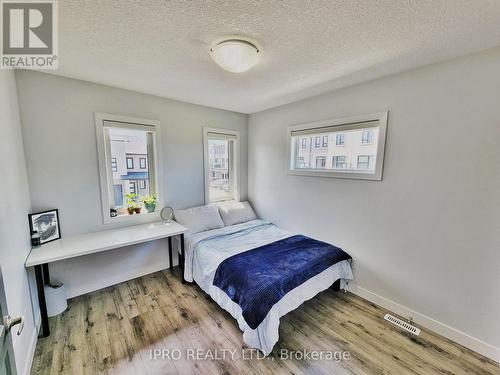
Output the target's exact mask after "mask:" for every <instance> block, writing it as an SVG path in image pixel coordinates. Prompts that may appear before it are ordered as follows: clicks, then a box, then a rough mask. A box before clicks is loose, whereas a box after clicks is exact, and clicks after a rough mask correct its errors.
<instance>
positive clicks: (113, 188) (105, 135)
mask: <svg viewBox="0 0 500 375" xmlns="http://www.w3.org/2000/svg"><path fill="white" fill-rule="evenodd" d="M95 118H96V134H97V141H98V158H99V175H100V181H101V200H102V210H103V220H104V223H114V222H117V221H124V220H126V221H130V220H132V221H139V222H146V221H153V220H157V219H158V212H157V211H158V210H156V211H155V212H154V213H153V214H150V213H148V211H147V210H145V209H143V210H140V213H137V211H138V210H132V212H135V213H133V214H129V213H128V210H127V208H128V207H134V208H135V207H142V206H143V204H142V199H143V198H145V197H147V196H156V197H157V207H158V208H160V207H162V200H161V197H160V196H159V195H158V192H159V186H158V184H159V183H160V181H162V179H161V178H160V177H161V176H159V175H158V171H161V168H160V166H159V165H158V163H159V159H158V158H157V156H156V155H157V153H158V152H159V148H158V147H159V145H158V144H157V139H160V138H159V137H158V131H159V129H158V125H159V124H158V122H156V121H152V120H143V119H133V118H127V117H122V116H115V115H108V114H100V113H96V115H95ZM134 159H135V160H136V162H137V160H138V163H139V167H140V169H134ZM120 166H121V167H120Z"/></svg>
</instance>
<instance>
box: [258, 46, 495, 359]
mask: <svg viewBox="0 0 500 375" xmlns="http://www.w3.org/2000/svg"><path fill="white" fill-rule="evenodd" d="M385 110H389V111H390V113H389V123H388V135H387V146H386V153H385V164H384V176H383V181H380V182H378V181H363V180H346V179H334V178H318V177H302V176H291V175H287V174H286V172H285V165H286V147H287V145H286V135H285V133H286V131H285V129H286V127H287V126H288V125H292V124H297V123H304V122H309V121H319V120H325V119H331V118H337V117H346V116H353V115H360V114H366V113H374V112H381V111H385ZM248 129H249V140H248V146H249V168H248V169H249V173H248V181H249V198H250V200H251V201H252V203H253V204H254V206H255V208H256V210H257V212H258V214H259V215H260V216H262V217H263V218H265V219H270V220H273V221H275V222H277V223H278V224H280V225H282V226H284V227H285V228H288V229H291V230H296V231H300V232H303V233H306V234H308V235H311V236H313V237H316V238H319V239H322V240H326V241H329V242H331V243H333V244H336V245H338V246H340V247H342V248H343V249H345V250H346V251H347V252H349V253H350V254H351V255H352V256H353V257H355V262H356V265H355V274H356V280H355V284H356V285H357V288H353V290H355V291H357V292H358V293H360V294H362V295H364V296H365V297H368V298H371V299H372V300H376V301H378V302H379V303H383V302H384V301H385V302H384V303H385V305H387V306H392V307H393V308H395V309H396V307H397V306H398V305H397V304H399V305H402V306H399V307H400V308H399V311H403V312H409V309H411V310H413V312H411V314H412V315H414V317H415V318H416V319H417V322H421V323H423V324H427V326H431V327H432V328H433V329H436V330H438V331H439V332H441V333H443V334H446V335H448V336H449V337H452V338H454V339H456V340H460V341H461V342H462V343H463V344H465V345H468V346H469V347H472V348H474V349H475V350H479V351H482V352H483V353H484V354H486V355H489V356H490V357H496V360H497V361H500V354H499V353H500V352H499V349H498V348H499V347H500V329H499V328H500V251H499V250H500V198H499V187H500V168H499V165H500V49H495V50H492V51H488V52H485V53H483V54H479V55H474V56H469V57H467V58H462V59H460V60H455V61H452V62H448V63H444V64H440V65H434V66H430V67H425V68H422V69H418V70H414V71H411V72H407V73H404V74H400V75H396V76H392V77H388V78H384V79H380V80H377V81H373V82H369V83H365V84H362V85H357V86H354V87H351V88H347V89H343V90H340V91H335V92H332V93H328V94H326V95H322V96H318V97H314V98H311V99H308V100H303V101H299V102H296V103H292V104H289V105H286V106H282V107H278V108H274V109H271V110H267V111H264V112H260V113H257V114H253V115H250V118H249V127H248ZM403 307H404V308H403ZM417 312H418V313H419V314H417ZM409 314H410V313H409ZM420 314H423V316H422V315H420ZM432 319H434V320H437V321H438V322H433V321H432ZM440 323H442V324H440ZM446 325H447V326H449V327H446ZM451 327H453V328H454V329H455V330H458V331H460V332H457V331H455V330H454V329H452V328H451Z"/></svg>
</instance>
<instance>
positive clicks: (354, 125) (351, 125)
mask: <svg viewBox="0 0 500 375" xmlns="http://www.w3.org/2000/svg"><path fill="white" fill-rule="evenodd" d="M388 115H389V112H388V111H386V112H379V113H372V114H367V115H360V116H352V117H344V118H338V119H332V120H326V121H318V122H313V123H305V124H298V125H292V126H289V127H288V128H287V129H286V132H287V133H286V134H287V143H286V147H287V152H286V171H287V174H289V175H296V176H312V177H332V178H349V179H357V180H377V181H380V180H382V172H383V169H384V154H385V138H386V133H387V118H388ZM370 121H378V123H379V126H378V128H379V134H378V144H377V158H376V164H375V173H362V172H361V173H358V172H351V171H348V170H346V171H345V172H344V171H335V170H328V169H327V170H299V169H295V168H294V160H293V157H294V152H292V133H293V132H296V131H300V130H310V129H321V128H330V127H335V128H336V129H335V131H343V130H353V129H363V128H366V127H367V125H366V122H370ZM337 127H338V130H337ZM295 152H296V150H295Z"/></svg>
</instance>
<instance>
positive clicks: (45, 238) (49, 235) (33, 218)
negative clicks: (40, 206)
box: [28, 209, 61, 245]
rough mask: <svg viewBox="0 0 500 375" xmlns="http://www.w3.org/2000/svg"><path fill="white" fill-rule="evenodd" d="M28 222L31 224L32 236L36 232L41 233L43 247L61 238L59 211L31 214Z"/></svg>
mask: <svg viewBox="0 0 500 375" xmlns="http://www.w3.org/2000/svg"><path fill="white" fill-rule="evenodd" d="M28 220H29V223H30V234H33V232H34V231H37V232H38V233H40V242H41V243H42V245H43V244H44V243H47V242H51V241H55V240H58V239H59V238H61V230H60V229H59V211H58V210H57V209H54V210H49V211H43V212H37V213H34V214H29V215H28Z"/></svg>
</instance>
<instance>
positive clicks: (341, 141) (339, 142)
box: [335, 133, 345, 146]
mask: <svg viewBox="0 0 500 375" xmlns="http://www.w3.org/2000/svg"><path fill="white" fill-rule="evenodd" d="M335 145H336V146H344V145H345V134H344V133H339V134H336V135H335Z"/></svg>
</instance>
